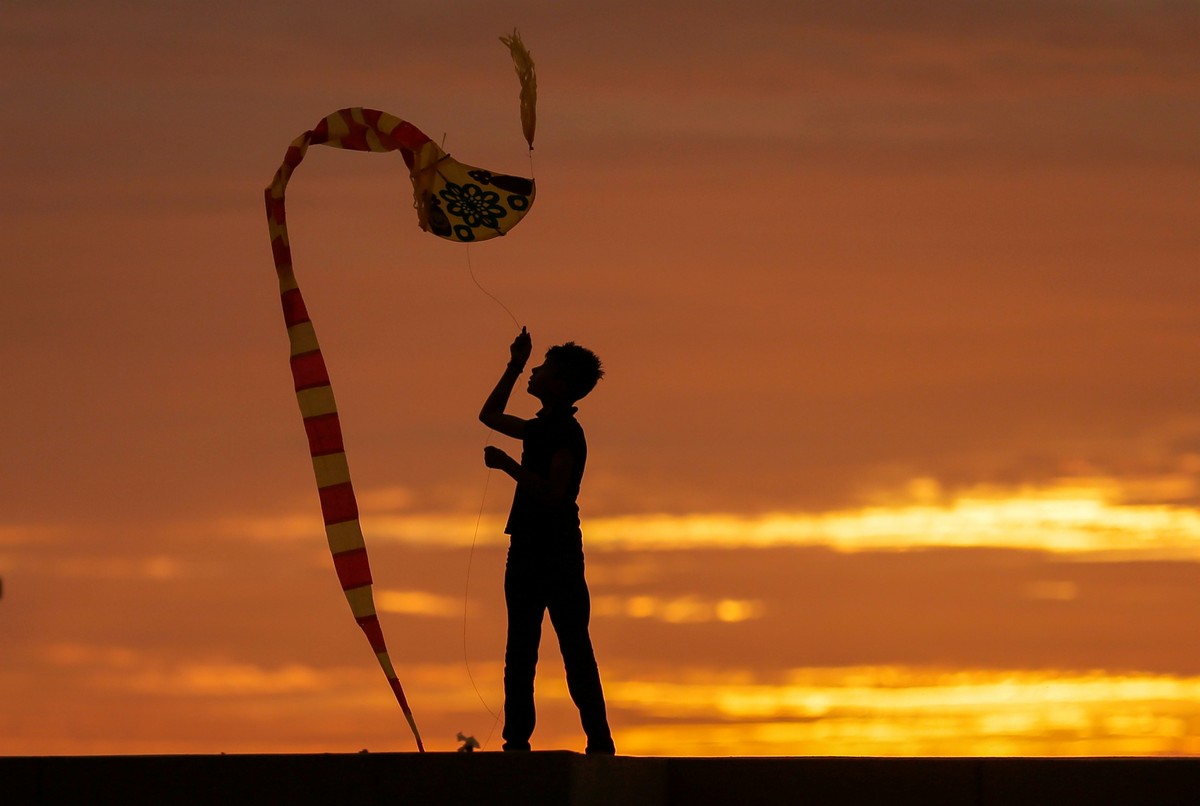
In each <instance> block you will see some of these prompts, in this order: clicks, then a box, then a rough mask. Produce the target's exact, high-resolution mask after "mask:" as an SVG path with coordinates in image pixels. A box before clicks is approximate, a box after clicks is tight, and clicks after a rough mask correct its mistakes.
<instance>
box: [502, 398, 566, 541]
mask: <svg viewBox="0 0 1200 806" xmlns="http://www.w3.org/2000/svg"><path fill="white" fill-rule="evenodd" d="M576 411H578V409H576V408H574V407H571V408H568V409H559V410H557V411H550V412H548V411H546V409H542V410H541V411H539V412H538V413H537V416H536V417H535V418H534V419H532V420H530V421H529V422H528V423H527V424H526V425H525V437H524V439H523V440H522V442H521V466H522V467H524V468H526V469H527V470H529V471H530V472H532V473H535V474H536V475H538V476H541V477H542V478H548V477H549V475H550V462H551V460H552V459H553V457H554V455H555V454H557V453H558V452H559V451H561V450H564V449H565V450H567V451H568V452H569V453H570V455H571V458H572V459H573V460H574V461H573V465H574V467H573V472H572V476H571V479H570V480H569V483H568V485H567V491H566V494H565V495H564V496H563V498H562V500H561V501H557V502H553V503H552V502H549V501H547V500H545V499H544V498H542V497H539V496H537V495H536V494H534V493H533V492H531V491H530V490H529V489H528V488H527V487H525V486H523V485H521V484H520V483H518V484H517V489H516V492H514V493H513V502H512V509H511V510H510V511H509V515H508V523H507V525H505V527H504V531H505V533H506V534H508V535H509V536H511V538H512V546H513V548H514V549H516V550H518V551H521V550H524V549H534V550H538V551H552V550H555V549H558V550H563V549H575V550H582V548H583V534H582V532H581V531H580V529H579V506H578V504H577V503H576V498H578V496H579V485H580V483H581V482H582V481H583V467H584V464H585V463H586V462H587V440H586V439H585V438H584V435H583V426H581V425H580V424H579V421H578V420H576V419H575V412H576Z"/></svg>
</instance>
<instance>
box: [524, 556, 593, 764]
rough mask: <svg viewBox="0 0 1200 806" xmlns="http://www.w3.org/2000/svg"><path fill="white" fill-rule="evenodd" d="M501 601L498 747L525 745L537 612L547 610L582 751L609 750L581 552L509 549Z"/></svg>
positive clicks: (537, 634)
mask: <svg viewBox="0 0 1200 806" xmlns="http://www.w3.org/2000/svg"><path fill="white" fill-rule="evenodd" d="M504 601H505V604H506V605H507V606H508V646H507V648H506V649H505V652H504V749H505V750H528V749H529V738H530V737H531V736H532V735H533V726H534V722H535V715H534V707H533V677H534V672H535V670H536V667H537V660H538V644H539V643H540V642H541V638H542V617H543V615H544V614H545V612H546V611H547V610H549V611H550V623H551V624H552V625H554V632H555V633H556V634H557V635H558V646H559V649H560V650H561V652H562V657H563V665H564V666H565V667H566V670H567V690H568V691H569V692H570V693H571V699H572V700H573V701H574V702H575V706H576V707H577V708H578V709H579V720H580V722H581V723H582V724H583V732H584V733H585V734H586V735H587V752H589V753H612V752H613V740H612V734H611V733H610V732H609V728H608V717H607V715H606V713H605V709H604V692H603V690H602V689H601V687H600V671H599V669H597V667H596V655H595V653H594V652H593V650H592V639H591V637H590V636H589V635H588V620H589V618H590V616H591V599H590V597H589V596H588V588H587V582H586V580H585V579H584V577H583V553H582V552H579V553H577V554H575V553H573V554H571V555H568V556H566V557H555V558H553V559H549V558H546V557H544V556H532V557H531V556H514V552H513V551H512V550H511V549H510V550H509V553H508V564H507V566H506V568H505V571H504Z"/></svg>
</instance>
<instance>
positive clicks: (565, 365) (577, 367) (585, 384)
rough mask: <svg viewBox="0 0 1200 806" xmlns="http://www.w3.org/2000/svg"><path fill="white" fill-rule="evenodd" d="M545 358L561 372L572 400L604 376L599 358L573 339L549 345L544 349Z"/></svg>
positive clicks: (586, 391)
mask: <svg viewBox="0 0 1200 806" xmlns="http://www.w3.org/2000/svg"><path fill="white" fill-rule="evenodd" d="M546 360H547V361H553V362H554V367H555V369H556V370H558V371H559V372H560V373H562V378H563V380H564V381H565V382H566V385H567V393H568V394H570V395H571V399H572V400H581V399H582V398H583V397H585V396H586V395H587V393H588V392H590V391H592V390H593V389H595V388H596V382H597V381H599V380H600V379H601V378H603V377H604V368H603V367H602V366H601V364H600V358H599V357H598V356H597V355H596V354H595V353H593V352H592V351H591V350H589V349H588V348H586V347H580V346H579V345H578V344H576V343H575V342H573V341H569V342H567V343H566V344H559V345H558V346H556V347H551V348H550V349H549V350H547V351H546Z"/></svg>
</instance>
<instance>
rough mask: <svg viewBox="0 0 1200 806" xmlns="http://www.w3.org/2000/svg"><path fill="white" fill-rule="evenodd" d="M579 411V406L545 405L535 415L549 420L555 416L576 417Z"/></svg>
mask: <svg viewBox="0 0 1200 806" xmlns="http://www.w3.org/2000/svg"><path fill="white" fill-rule="evenodd" d="M577 411H579V407H578V406H567V407H566V408H560V407H558V406H543V407H542V408H541V409H539V410H538V413H537V414H536V415H535V416H536V417H538V418H539V419H542V420H549V419H551V418H553V417H574V416H575V412H577Z"/></svg>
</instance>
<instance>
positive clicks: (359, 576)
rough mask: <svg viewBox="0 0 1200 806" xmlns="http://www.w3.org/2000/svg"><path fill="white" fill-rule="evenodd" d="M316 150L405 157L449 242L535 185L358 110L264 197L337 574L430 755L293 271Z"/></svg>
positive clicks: (485, 226) (297, 150) (517, 215)
mask: <svg viewBox="0 0 1200 806" xmlns="http://www.w3.org/2000/svg"><path fill="white" fill-rule="evenodd" d="M501 41H502V42H504V44H505V45H507V46H508V47H509V50H510V52H511V54H512V57H513V64H514V66H515V67H516V70H517V75H518V78H519V79H520V81H521V121H522V130H523V133H524V134H525V139H526V142H528V144H529V148H530V150H531V151H532V149H533V134H534V121H535V117H534V109H535V105H536V97H537V83H536V78H535V75H534V72H533V61H532V60H531V59H530V57H529V52H528V51H527V50H526V49H525V46H524V44H523V43H522V42H521V38H520V35H519V34H517V32H516V31H514V32H513V34H512V36H510V37H502V38H501ZM311 145H324V146H330V147H332V148H344V149H350V150H353V151H371V152H376V153H384V152H390V151H399V152H400V155H401V156H402V157H403V158H404V162H405V164H406V165H407V166H408V170H409V176H410V178H411V179H412V185H413V200H414V205H413V206H414V207H415V208H416V212H417V223H418V224H419V225H420V227H421V229H423V230H425V231H426V232H430V233H432V234H434V235H436V236H438V237H440V238H444V239H446V240H450V241H457V242H461V243H469V242H473V241H484V240H488V239H490V238H494V237H497V236H501V235H504V234H505V233H507V232H508V231H509V230H510V229H512V228H513V227H514V226H516V225H517V224H518V223H519V222H520V221H521V219H522V218H524V217H525V214H526V213H528V212H529V208H530V207H531V206H532V205H533V199H534V193H535V188H534V183H533V180H532V179H525V178H523V177H519V176H511V175H509V174H502V173H494V172H492V171H488V170H484V169H482V168H476V167H473V166H470V165H464V164H463V163H461V162H458V161H457V160H455V159H453V158H452V157H451V156H450V155H449V154H447V153H446V152H444V151H443V150H442V149H441V148H440V147H439V146H438V144H436V143H434V142H433V141H432V140H431V139H430V138H429V137H428V136H426V135H425V134H423V133H422V132H421V131H420V130H419V129H417V127H415V126H413V125H412V124H411V123H407V122H405V121H403V120H401V119H400V118H398V117H396V116H394V115H390V114H388V113H387V112H380V111H378V110H375V109H365V108H362V107H353V108H348V109H340V110H338V111H337V112H334V113H333V114H331V115H328V116H327V117H326V118H324V119H323V120H322V121H320V122H319V123H318V124H317V125H316V126H315V127H313V128H312V129H310V130H309V131H306V132H304V133H303V134H301V135H300V136H299V137H297V138H296V139H295V140H293V141H292V143H291V145H289V146H288V149H287V152H286V154H285V155H284V158H283V164H282V165H280V167H279V170H278V171H277V172H276V173H275V177H274V179H273V180H272V181H271V184H270V186H269V187H267V189H266V192H265V198H266V207H267V226H268V230H269V233H270V236H271V252H272V255H273V257H274V259H275V273H276V275H277V276H278V279H279V295H280V301H281V303H282V306H283V319H284V324H285V325H286V326H287V332H288V340H289V344H290V349H291V357H290V361H291V371H292V380H293V381H294V385H295V391H296V401H297V403H298V404H299V406H300V415H301V417H302V418H303V420H304V431H305V434H306V436H307V438H308V447H309V453H310V455H311V457H312V466H313V473H314V475H315V476H316V482H317V494H318V497H319V499H320V505H321V515H322V518H323V519H324V522H325V535H326V538H327V540H328V543H329V550H330V553H331V554H332V555H333V565H334V570H335V571H336V572H337V577H338V581H339V583H340V584H341V587H342V591H343V593H344V594H345V596H346V600H347V601H348V602H349V604H350V610H351V612H352V613H353V614H354V619H355V621H357V622H358V626H359V627H361V628H362V631H363V633H364V634H365V635H366V637H367V641H368V642H369V643H370V645H371V649H372V650H373V651H374V652H375V657H376V659H377V660H378V662H379V665H380V668H382V669H383V673H384V675H386V677H387V679H388V683H389V684H390V686H391V689H392V693H393V694H394V695H395V697H396V702H397V703H399V705H400V709H401V710H402V711H403V712H404V717H405V719H407V720H408V725H409V727H410V728H411V729H412V733H413V737H414V738H415V739H416V741H417V749H418V750H419V751H420V752H424V751H425V745H424V743H423V742H422V741H421V734H420V731H418V730H417V723H416V721H415V720H414V718H413V714H412V709H411V708H410V707H409V704H408V700H407V698H406V697H405V696H404V689H403V688H402V687H401V685H400V680H399V678H398V677H397V676H396V670H395V668H394V667H393V666H392V661H391V657H390V656H389V654H388V649H387V644H386V643H385V641H384V637H383V629H382V627H381V626H380V623H379V617H378V615H377V613H376V610H375V601H374V597H373V595H372V588H371V584H372V578H371V566H370V562H369V560H368V557H367V547H366V543H365V541H364V538H363V532H362V527H361V525H360V523H359V517H358V515H359V513H358V502H357V499H356V498H355V495H354V488H353V486H352V484H351V481H350V467H349V464H348V462H347V459H346V452H345V446H344V444H343V441H342V428H341V421H340V420H339V418H338V411H337V405H336V404H335V402H334V397H333V387H332V385H331V382H330V379H329V372H328V370H327V368H326V365H325V359H324V357H323V356H322V354H321V347H320V345H319V343H318V342H317V333H316V330H315V329H314V327H313V322H312V319H311V318H310V317H309V315H308V310H307V308H306V307H305V304H304V298H303V296H302V295H301V293H300V285H299V283H297V281H296V275H295V272H294V270H293V265H292V253H291V247H290V246H289V242H288V230H287V215H286V211H285V209H284V192H285V190H286V189H287V184H288V180H289V179H291V176H292V173H293V172H294V171H295V170H296V168H297V167H298V166H299V165H300V162H301V160H303V159H304V155H305V153H306V152H307V151H308V147H309V146H311Z"/></svg>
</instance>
